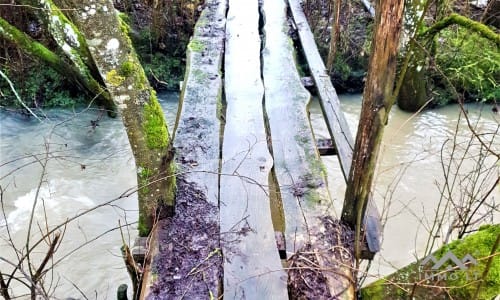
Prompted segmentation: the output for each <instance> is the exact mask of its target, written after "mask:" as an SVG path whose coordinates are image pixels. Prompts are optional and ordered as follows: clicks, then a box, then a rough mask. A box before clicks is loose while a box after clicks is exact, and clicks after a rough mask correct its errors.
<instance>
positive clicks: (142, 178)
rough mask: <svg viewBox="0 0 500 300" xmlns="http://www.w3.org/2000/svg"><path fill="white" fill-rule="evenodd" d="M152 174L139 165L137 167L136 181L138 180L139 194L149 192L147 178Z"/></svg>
mask: <svg viewBox="0 0 500 300" xmlns="http://www.w3.org/2000/svg"><path fill="white" fill-rule="evenodd" d="M152 175H153V171H152V170H150V169H148V168H144V167H141V168H139V173H138V181H139V194H140V195H147V194H149V192H150V190H149V186H148V185H149V178H150V177H151V176H152Z"/></svg>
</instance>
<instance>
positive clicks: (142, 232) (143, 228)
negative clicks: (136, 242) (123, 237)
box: [137, 213, 150, 237]
mask: <svg viewBox="0 0 500 300" xmlns="http://www.w3.org/2000/svg"><path fill="white" fill-rule="evenodd" d="M137 229H138V230H139V236H142V237H144V236H148V235H149V232H150V229H149V228H148V226H147V225H146V220H145V219H144V215H143V214H142V213H139V223H138V225H137Z"/></svg>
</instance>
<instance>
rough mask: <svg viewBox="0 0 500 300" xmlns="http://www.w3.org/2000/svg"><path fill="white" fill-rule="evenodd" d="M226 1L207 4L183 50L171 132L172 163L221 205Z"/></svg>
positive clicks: (214, 0)
mask: <svg viewBox="0 0 500 300" xmlns="http://www.w3.org/2000/svg"><path fill="white" fill-rule="evenodd" d="M225 12H226V3H225V1H219V0H212V1H208V2H207V4H206V7H205V9H204V10H203V12H202V15H201V16H200V18H199V19H198V22H197V25H196V27H195V31H194V34H193V37H192V39H191V42H190V43H189V45H188V49H187V62H186V75H185V78H184V81H183V87H182V92H181V96H180V100H179V109H178V114H177V120H176V124H175V128H174V137H173V139H174V148H175V150H176V160H177V163H178V165H179V166H180V167H181V170H180V171H181V172H182V173H183V175H184V178H185V180H186V181H188V182H195V183H197V185H198V186H199V187H200V189H201V190H203V191H204V192H205V193H206V197H207V200H208V201H209V202H210V203H211V204H214V205H219V199H218V196H219V191H218V189H219V175H218V173H219V164H220V158H219V156H220V154H219V152H220V127H221V122H220V114H221V107H222V103H221V101H222V78H221V67H222V61H223V52H224V37H225V21H226V18H225Z"/></svg>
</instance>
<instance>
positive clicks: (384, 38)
mask: <svg viewBox="0 0 500 300" xmlns="http://www.w3.org/2000/svg"><path fill="white" fill-rule="evenodd" d="M403 6H404V1H403V0H386V1H379V2H378V3H377V13H376V18H375V32H374V35H373V42H372V45H373V48H372V54H371V58H370V64H369V70H368V78H367V81H366V86H365V90H364V93H363V106H362V108H361V117H360V122H359V126H358V134H357V136H356V143H355V146H354V154H353V160H352V165H351V170H350V173H349V179H348V182H347V190H346V196H345V200H344V207H343V210H342V220H343V221H344V222H346V223H347V224H348V225H349V226H350V227H351V228H356V229H357V230H356V242H355V253H356V257H359V254H360V251H359V243H358V241H359V240H360V228H361V221H362V220H363V218H364V214H365V210H366V206H367V202H368V201H367V200H368V197H369V195H370V191H371V187H372V181H373V175H374V170H375V164H376V162H377V157H378V152H379V149H380V143H381V141H382V134H383V131H384V126H385V124H386V123H387V118H388V112H389V109H390V106H391V105H392V101H391V98H392V97H393V95H392V94H393V85H394V78H395V70H396V64H397V61H396V59H397V50H398V45H399V36H400V31H401V21H402V16H403Z"/></svg>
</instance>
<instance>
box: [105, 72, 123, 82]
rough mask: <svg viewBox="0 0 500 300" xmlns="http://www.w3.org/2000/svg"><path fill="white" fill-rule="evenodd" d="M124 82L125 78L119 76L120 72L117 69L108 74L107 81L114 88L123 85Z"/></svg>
mask: <svg viewBox="0 0 500 300" xmlns="http://www.w3.org/2000/svg"><path fill="white" fill-rule="evenodd" d="M124 80H125V77H123V76H121V75H120V74H118V72H117V71H116V70H115V69H113V70H111V71H109V72H108V73H107V74H106V81H107V82H108V83H109V84H111V85H113V86H119V85H120V84H122V83H123V81H124Z"/></svg>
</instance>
